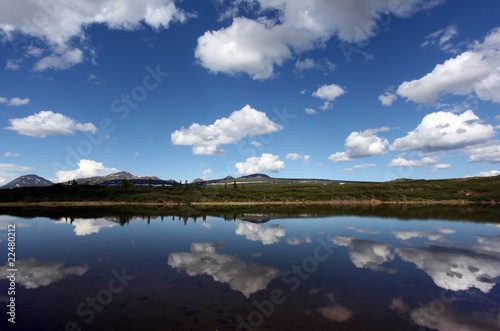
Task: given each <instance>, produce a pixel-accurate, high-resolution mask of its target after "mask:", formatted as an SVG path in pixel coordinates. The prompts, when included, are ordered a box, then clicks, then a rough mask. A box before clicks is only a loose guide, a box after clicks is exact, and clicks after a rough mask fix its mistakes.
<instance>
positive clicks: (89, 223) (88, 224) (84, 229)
mask: <svg viewBox="0 0 500 331" xmlns="http://www.w3.org/2000/svg"><path fill="white" fill-rule="evenodd" d="M71 225H73V226H74V227H75V228H74V229H73V232H74V233H75V235H77V236H86V235H89V234H92V233H98V232H99V231H101V229H102V228H111V227H113V226H115V225H117V223H114V222H110V221H107V220H105V219H103V218H78V219H76V220H74V221H73V222H72V223H71Z"/></svg>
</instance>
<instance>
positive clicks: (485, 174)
mask: <svg viewBox="0 0 500 331" xmlns="http://www.w3.org/2000/svg"><path fill="white" fill-rule="evenodd" d="M492 176H500V171H498V170H490V171H481V172H480V173H478V174H476V175H472V176H466V177H492Z"/></svg>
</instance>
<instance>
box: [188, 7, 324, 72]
mask: <svg viewBox="0 0 500 331" xmlns="http://www.w3.org/2000/svg"><path fill="white" fill-rule="evenodd" d="M296 34H300V35H301V38H296ZM313 39H314V37H313V36H312V35H311V34H307V33H304V32H298V31H294V30H293V28H292V27H291V26H290V25H288V24H280V25H275V24H273V23H271V22H270V21H266V22H263V21H254V20H251V19H248V18H244V17H237V18H235V19H234V20H233V23H232V24H231V26H229V27H227V28H222V29H220V30H217V31H207V32H205V34H203V35H202V36H201V37H199V38H198V44H197V46H196V50H195V57H196V59H198V61H199V63H200V64H201V65H202V66H203V67H205V68H207V69H208V70H209V71H211V72H213V73H218V72H222V73H225V74H229V75H236V74H238V73H240V72H244V73H246V74H248V75H249V76H250V77H251V78H252V79H268V78H272V77H273V75H274V66H276V65H277V66H280V65H282V64H283V62H284V61H285V60H287V59H290V58H291V57H292V51H291V49H290V48H298V49H308V48H310V47H311V42H312V41H313Z"/></svg>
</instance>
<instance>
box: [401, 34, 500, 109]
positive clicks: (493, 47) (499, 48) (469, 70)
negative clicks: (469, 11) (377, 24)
mask: <svg viewBox="0 0 500 331" xmlns="http://www.w3.org/2000/svg"><path fill="white" fill-rule="evenodd" d="M397 94H398V95H399V96H401V97H406V98H407V99H408V100H412V101H415V102H417V103H423V104H432V103H434V102H436V100H437V99H438V98H440V97H441V96H443V95H446V94H452V95H471V96H472V95H473V96H476V97H477V98H479V99H481V100H488V101H493V102H496V103H500V28H495V29H493V30H491V31H490V32H489V34H488V35H487V36H486V38H485V40H484V42H483V43H480V42H476V43H475V44H473V45H472V46H471V47H470V49H469V50H468V51H466V52H464V53H462V54H459V55H458V56H456V57H454V58H451V59H448V60H446V61H445V62H444V63H443V64H438V65H437V66H436V67H435V68H434V69H433V70H432V71H431V72H430V73H428V74H427V75H425V76H424V77H422V78H420V79H416V80H412V81H409V82H408V81H406V82H404V83H402V84H401V85H400V86H399V87H398V89H397Z"/></svg>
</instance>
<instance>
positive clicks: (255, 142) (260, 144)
mask: <svg viewBox="0 0 500 331" xmlns="http://www.w3.org/2000/svg"><path fill="white" fill-rule="evenodd" d="M250 145H253V146H255V147H257V148H259V147H262V143H261V142H258V141H252V142H251V143H250Z"/></svg>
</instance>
